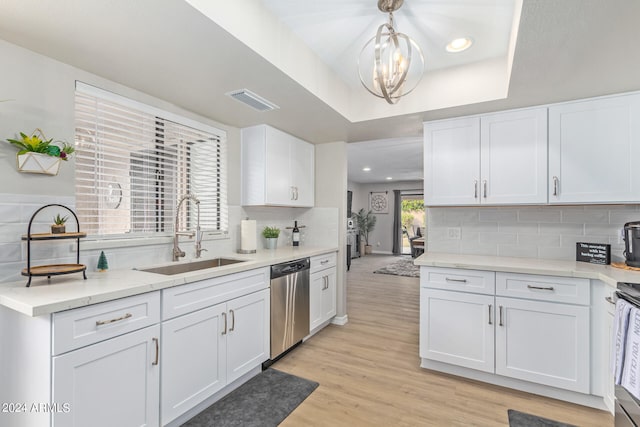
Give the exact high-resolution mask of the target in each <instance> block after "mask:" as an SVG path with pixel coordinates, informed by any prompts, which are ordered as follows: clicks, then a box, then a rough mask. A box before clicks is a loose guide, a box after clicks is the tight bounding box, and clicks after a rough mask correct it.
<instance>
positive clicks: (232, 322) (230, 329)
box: [229, 310, 236, 332]
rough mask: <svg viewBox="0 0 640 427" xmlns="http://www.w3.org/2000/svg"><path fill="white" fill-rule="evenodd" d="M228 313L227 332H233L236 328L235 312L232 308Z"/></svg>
mask: <svg viewBox="0 0 640 427" xmlns="http://www.w3.org/2000/svg"><path fill="white" fill-rule="evenodd" d="M229 313H230V314H231V327H230V328H229V332H233V330H234V329H235V328H236V313H235V312H234V311H233V310H229Z"/></svg>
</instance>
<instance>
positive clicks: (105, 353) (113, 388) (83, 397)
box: [52, 325, 160, 427]
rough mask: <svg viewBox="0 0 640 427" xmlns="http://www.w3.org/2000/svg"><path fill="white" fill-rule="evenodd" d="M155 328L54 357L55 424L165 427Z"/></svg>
mask: <svg viewBox="0 0 640 427" xmlns="http://www.w3.org/2000/svg"><path fill="white" fill-rule="evenodd" d="M159 337H160V326H159V325H154V326H150V327H147V328H145V329H141V330H138V331H135V332H130V333H127V334H125V335H121V336H119V337H116V338H112V339H109V340H106V341H102V342H99V343H97V344H93V345H90V346H87V347H83V348H80V349H78V350H74V351H70V352H68V353H65V354H62V355H60V356H55V357H53V363H52V365H53V373H52V376H53V400H52V401H53V402H57V403H60V404H61V405H62V404H68V405H69V411H68V412H65V411H64V410H62V411H56V412H54V414H53V425H54V426H55V427H62V426H76V427H80V426H94V427H101V426H104V427H113V426H132V427H133V426H136V427H137V426H150V427H155V426H157V425H159V419H158V405H159V397H160V371H159V365H158V364H159V352H158V347H157V346H158V340H159Z"/></svg>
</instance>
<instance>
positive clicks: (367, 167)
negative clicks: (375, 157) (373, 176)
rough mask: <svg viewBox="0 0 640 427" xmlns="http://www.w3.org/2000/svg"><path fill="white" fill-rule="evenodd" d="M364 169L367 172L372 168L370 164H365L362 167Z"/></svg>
mask: <svg viewBox="0 0 640 427" xmlns="http://www.w3.org/2000/svg"><path fill="white" fill-rule="evenodd" d="M362 170H363V171H365V172H369V171H370V170H371V168H370V167H369V166H365V167H363V168H362Z"/></svg>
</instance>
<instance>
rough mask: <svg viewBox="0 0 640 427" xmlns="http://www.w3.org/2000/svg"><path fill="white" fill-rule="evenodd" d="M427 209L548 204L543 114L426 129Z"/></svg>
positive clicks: (514, 113) (458, 121)
mask: <svg viewBox="0 0 640 427" xmlns="http://www.w3.org/2000/svg"><path fill="white" fill-rule="evenodd" d="M424 139H425V151H424V156H425V163H424V165H425V203H426V204H427V206H447V205H449V206H451V205H458V206H461V205H478V204H491V205H497V204H534V203H546V202H547V182H546V180H547V178H546V176H547V110H546V108H537V109H527V110H517V111H508V112H504V113H497V114H491V115H487V116H482V117H468V118H461V119H453V120H443V121H438V122H433V123H425V125H424Z"/></svg>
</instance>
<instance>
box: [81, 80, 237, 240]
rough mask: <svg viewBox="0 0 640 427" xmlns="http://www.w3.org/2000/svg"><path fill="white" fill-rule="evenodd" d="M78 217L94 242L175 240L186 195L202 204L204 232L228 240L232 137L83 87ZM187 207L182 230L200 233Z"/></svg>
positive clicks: (191, 208) (194, 211) (194, 212)
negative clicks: (228, 158) (228, 147)
mask: <svg viewBox="0 0 640 427" xmlns="http://www.w3.org/2000/svg"><path fill="white" fill-rule="evenodd" d="M75 114H76V117H75V128H76V135H75V142H76V181H75V182H76V210H77V214H78V219H79V220H80V223H81V224H82V228H83V230H84V231H86V232H87V233H88V234H91V235H98V236H113V237H116V236H117V237H125V236H130V237H148V236H158V235H170V234H172V233H173V231H174V223H175V218H176V217H175V216H176V212H175V209H176V205H177V203H178V201H179V199H180V197H182V196H183V195H185V194H187V193H191V194H194V195H195V196H196V197H197V198H198V199H199V200H200V227H201V229H202V230H203V231H208V232H216V233H221V234H222V233H225V232H227V230H228V219H227V182H226V145H225V142H226V141H225V136H226V135H225V133H224V132H222V131H220V130H218V129H215V128H213V127H210V126H207V125H204V124H201V123H196V122H193V121H191V120H189V119H186V118H183V117H179V116H176V115H174V114H171V113H168V112H164V111H161V110H158V109H156V108H154V107H150V106H148V105H144V104H141V103H138V102H135V101H132V100H130V99H127V98H124V97H121V96H119V95H115V94H113V93H111V92H107V91H103V90H101V89H97V88H95V87H92V86H89V85H86V84H83V83H81V82H77V83H76V95H75ZM196 217H197V208H196V205H195V204H193V203H190V202H185V203H184V204H183V208H182V209H181V212H180V228H181V229H182V230H184V229H195V227H196Z"/></svg>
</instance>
